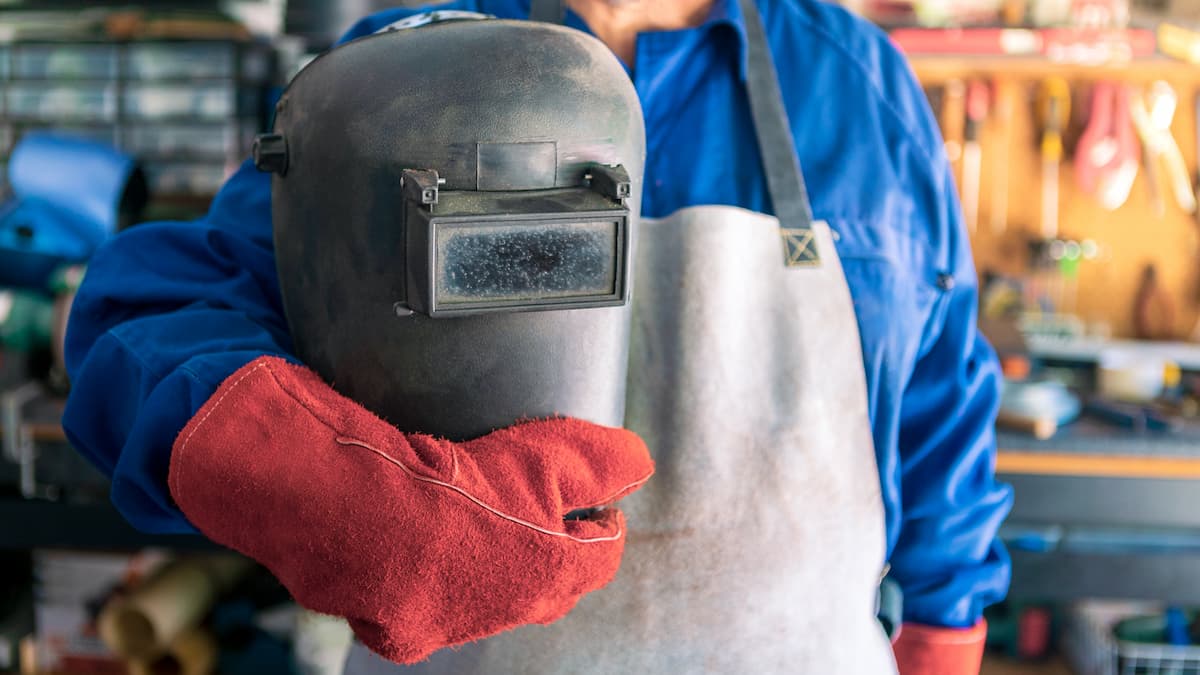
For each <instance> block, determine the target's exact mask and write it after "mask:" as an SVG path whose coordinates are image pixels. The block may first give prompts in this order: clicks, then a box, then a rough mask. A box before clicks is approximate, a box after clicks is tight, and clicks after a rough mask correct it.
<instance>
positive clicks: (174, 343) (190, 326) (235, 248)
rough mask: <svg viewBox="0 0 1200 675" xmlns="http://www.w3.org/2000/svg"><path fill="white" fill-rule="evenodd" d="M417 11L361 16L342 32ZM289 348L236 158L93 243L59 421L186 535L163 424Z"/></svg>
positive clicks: (139, 513)
mask: <svg viewBox="0 0 1200 675" xmlns="http://www.w3.org/2000/svg"><path fill="white" fill-rule="evenodd" d="M461 4H463V3H455V5H454V6H458V5H461ZM417 11H419V10H415V9H396V10H389V11H386V12H381V13H379V14H377V15H373V16H370V17H367V18H366V19H363V20H362V21H360V22H359V23H358V24H356V25H355V26H354V27H353V28H352V29H351V30H350V32H349V33H347V34H346V36H345V37H343V38H342V39H343V41H345V40H350V39H353V38H356V37H361V36H363V35H367V34H370V33H372V32H374V31H375V30H377V29H379V28H382V27H383V26H386V25H387V24H389V23H391V22H393V21H397V20H399V19H401V18H404V17H405V16H408V15H411V14H413V13H415V12H417ZM290 350H291V340H290V338H289V336H288V332H287V322H286V321H285V319H284V316H283V309H282V302H281V298H280V295H279V282H278V279H277V277H276V271H275V252H274V246H273V242H272V229H271V182H270V176H269V175H267V174H262V173H259V172H258V171H256V170H255V168H254V167H253V165H252V164H251V163H250V162H247V163H245V164H244V165H243V166H242V167H241V168H240V170H239V171H238V172H237V173H236V174H235V175H234V176H233V177H231V178H230V179H229V181H228V182H227V183H226V184H225V186H224V187H223V188H222V189H221V192H220V193H219V194H218V195H217V197H216V199H215V200H214V201H213V205H212V208H211V210H210V211H209V213H208V215H207V216H206V217H205V218H204V219H202V220H199V221H197V222H191V223H149V224H143V225H138V226H136V227H133V228H131V229H129V230H127V231H125V232H123V233H121V234H120V235H118V236H117V237H115V238H113V239H112V240H111V241H109V242H108V243H107V244H105V245H104V246H102V247H101V248H100V250H99V251H97V253H96V255H95V256H94V257H93V259H92V260H91V262H90V264H89V266H88V271H87V275H86V277H85V279H84V282H83V285H82V286H81V288H80V289H79V293H78V295H77V296H76V298H75V303H74V305H73V307H72V310H71V318H70V323H69V326H68V330H67V340H66V360H67V371H68V374H69V375H70V378H71V385H72V389H71V395H70V397H69V398H68V400H67V408H66V411H65V412H64V414H63V428H64V429H65V430H66V433H67V437H68V438H69V439H70V441H71V443H72V444H73V445H74V446H75V447H76V448H77V449H78V450H79V451H80V452H81V453H82V454H84V455H85V456H86V457H88V459H90V460H91V461H92V463H93V464H95V465H96V466H97V467H99V468H100V469H101V470H102V471H104V472H105V473H106V474H107V475H109V476H110V477H111V478H112V501H113V503H114V504H115V505H116V507H117V509H118V510H119V511H120V512H121V513H122V514H123V515H124V516H125V518H126V519H127V520H128V521H129V522H130V523H132V524H133V525H134V526H135V527H137V528H139V529H142V530H145V531H148V532H161V533H174V532H192V531H193V529H192V527H191V525H189V524H188V522H187V520H186V519H185V518H184V516H183V514H182V513H180V511H179V510H178V508H177V507H176V506H175V505H174V503H173V502H172V501H171V498H170V495H169V493H168V491H167V482H166V479H167V469H168V466H169V463H170V455H171V446H172V445H173V443H174V441H175V437H176V435H177V434H178V433H179V431H180V430H181V429H182V428H183V427H184V426H185V425H186V424H187V422H188V420H189V419H191V417H192V415H194V414H195V412H196V411H197V410H198V409H199V408H200V407H201V406H202V405H203V404H204V402H205V401H207V400H208V398H209V396H211V395H212V393H213V392H214V391H215V390H216V388H217V387H218V386H220V384H221V382H222V381H224V379H225V378H226V377H228V376H229V375H231V374H232V373H233V372H234V371H236V370H237V369H238V368H240V367H242V366H243V365H245V364H247V363H249V362H250V361H253V360H254V359H255V358H258V357H259V356H263V355H275V356H281V357H284V358H289V359H292V360H294V358H293V357H291V356H290V355H289V352H290Z"/></svg>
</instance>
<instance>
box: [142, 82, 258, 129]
mask: <svg viewBox="0 0 1200 675" xmlns="http://www.w3.org/2000/svg"><path fill="white" fill-rule="evenodd" d="M258 100H259V94H258V92H257V91H255V90H252V89H249V90H248V89H240V88H239V87H238V86H237V84H236V83H234V82H232V81H226V82H209V83H170V84H167V83H155V84H145V83H128V84H126V85H125V91H124V94H123V98H122V102H123V104H124V111H123V112H124V114H125V116H126V118H128V119H142V120H172V119H176V120H177V119H196V120H214V121H220V120H225V119H229V118H231V117H240V116H244V115H253V114H255V113H256V112H257V110H256V108H257V107H258V106H257V101H258Z"/></svg>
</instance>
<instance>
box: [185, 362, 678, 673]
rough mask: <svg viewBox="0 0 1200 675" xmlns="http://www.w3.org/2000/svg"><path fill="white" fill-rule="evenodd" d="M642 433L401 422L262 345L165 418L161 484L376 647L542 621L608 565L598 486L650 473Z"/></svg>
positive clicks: (602, 490) (590, 585)
mask: <svg viewBox="0 0 1200 675" xmlns="http://www.w3.org/2000/svg"><path fill="white" fill-rule="evenodd" d="M653 470H654V468H653V463H652V461H651V459H650V456H649V453H648V452H647V450H646V447H645V445H644V444H643V443H642V441H641V440H640V439H639V438H638V437H637V436H636V435H634V434H633V433H631V432H629V431H625V430H623V429H611V428H606V427H600V426H597V425H594V424H590V423H587V422H583V421H580V420H574V419H562V418H559V419H549V420H538V421H531V422H525V423H521V424H518V425H516V426H513V427H510V428H508V429H503V430H500V431H496V432H493V433H491V434H488V435H486V436H483V437H481V438H478V439H475V440H472V441H469V442H465V443H451V442H449V441H445V440H439V439H436V438H433V437H430V436H425V435H420V434H404V433H401V432H400V431H397V430H396V428H395V427H393V426H391V425H390V424H388V423H386V422H384V421H382V420H381V419H379V418H378V417H376V416H375V415H373V414H372V413H370V412H369V411H367V410H366V409H365V408H363V407H361V406H359V405H358V404H356V403H354V402H352V401H350V400H349V399H347V398H345V397H343V396H341V395H340V394H338V393H337V392H335V391H334V390H333V389H332V388H330V387H329V386H328V385H326V384H325V383H324V381H322V380H321V378H320V377H318V376H317V375H316V374H315V373H313V372H312V371H310V370H308V369H306V368H302V367H299V366H295V365H292V364H289V363H287V362H286V361H283V360H281V359H277V358H273V357H262V358H259V359H257V360H256V361H254V362H252V363H250V364H248V365H246V366H245V367H243V368H242V369H241V370H239V371H238V372H236V373H234V374H233V375H232V376H230V377H229V378H228V379H227V380H226V381H225V382H224V383H223V384H222V385H221V387H220V388H219V389H218V390H217V391H216V393H215V394H213V396H212V397H211V398H210V399H209V401H208V402H207V403H205V405H204V406H203V407H202V408H201V409H200V411H199V412H198V413H197V414H196V416H195V417H194V418H193V419H192V420H191V421H190V422H189V423H188V425H187V426H186V427H185V428H184V429H183V431H182V432H180V434H179V437H178V438H177V439H176V441H175V445H174V448H173V450H172V455H171V464H170V475H169V485H170V490H171V495H172V496H173V497H174V499H175V501H176V503H177V504H178V505H179V508H180V509H181V510H182V511H183V513H184V514H185V515H186V516H187V517H188V519H189V520H190V521H191V522H192V523H193V524H194V525H195V526H196V527H197V528H198V529H199V530H200V531H201V532H203V533H204V534H205V535H207V536H208V537H209V538H210V539H212V540H213V541H215V542H217V543H220V544H223V545H225V546H228V547H230V548H232V549H234V550H236V551H239V552H241V553H243V554H245V555H247V556H250V557H251V558H254V559H255V560H257V561H259V562H260V563H262V564H263V565H265V566H266V567H267V568H268V569H270V570H271V572H273V573H274V574H275V576H276V577H278V578H279V580H280V581H281V582H282V583H283V584H284V586H286V587H287V588H288V590H289V591H290V592H291V593H292V595H293V596H294V597H295V599H296V600H297V601H298V602H299V603H300V604H301V605H304V606H305V607H308V608H310V609H312V610H315V611H318V612H324V613H327V614H333V615H337V616H343V617H346V618H347V619H349V622H350V625H351V627H352V628H353V629H354V632H355V633H356V634H357V636H358V637H359V639H361V640H362V641H363V643H365V644H366V645H367V646H368V647H369V648H371V649H372V650H374V651H375V652H377V653H379V654H380V655H382V656H383V657H385V658H388V659H390V660H393V661H396V662H400V663H414V662H416V661H420V660H422V659H424V658H426V657H427V656H428V655H429V654H431V653H432V652H434V651H435V650H437V649H440V648H442V647H446V646H450V645H456V644H460V643H464V642H468V641H471V640H477V639H479V638H482V637H486V636H489V635H493V634H495V633H498V632H501V631H503V630H506V629H509V628H513V627H515V626H519V625H522V624H528V623H550V622H553V621H555V620H557V619H559V618H561V617H562V616H564V615H565V614H566V613H567V612H568V611H570V609H571V608H572V607H574V606H575V603H576V602H577V601H578V600H579V598H580V597H581V596H582V595H583V594H585V593H588V592H590V591H594V590H596V589H598V588H600V587H602V586H604V585H605V584H607V583H608V582H609V581H610V580H612V578H613V576H614V575H615V574H616V571H617V566H618V564H619V563H620V559H621V553H622V550H623V548H624V541H625V521H624V517H623V516H622V514H621V512H620V511H618V510H616V509H613V508H608V509H603V510H600V511H598V512H596V513H595V514H594V515H592V516H590V517H587V518H584V519H578V520H577V519H570V520H566V519H564V515H565V514H567V513H569V512H571V511H574V510H576V509H587V508H591V507H597V506H603V505H607V504H610V503H612V502H614V501H616V500H618V499H620V498H621V497H623V496H625V495H627V494H629V493H630V492H632V491H634V490H636V489H637V488H638V487H640V486H641V485H642V484H643V483H645V482H646V480H647V479H649V478H650V475H651V473H653Z"/></svg>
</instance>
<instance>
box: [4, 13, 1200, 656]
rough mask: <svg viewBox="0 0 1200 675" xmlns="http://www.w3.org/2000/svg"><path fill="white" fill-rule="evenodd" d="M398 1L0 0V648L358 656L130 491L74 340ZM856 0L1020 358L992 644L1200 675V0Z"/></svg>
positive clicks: (266, 583)
mask: <svg viewBox="0 0 1200 675" xmlns="http://www.w3.org/2000/svg"><path fill="white" fill-rule="evenodd" d="M396 4H402V3H395V2H383V1H381V0H343V1H341V2H335V1H321V0H228V1H216V0H208V1H204V0H193V1H181V0H174V1H167V0H163V1H161V2H140V3H128V2H127V3H114V4H111V5H110V4H109V3H104V2H67V1H54V0H41V1H31V2H14V1H13V0H0V441H2V444H0V672H25V673H34V672H37V673H43V672H45V673H49V672H60V673H186V674H188V675H191V674H196V675H200V674H205V673H216V672H219V673H227V674H235V673H263V672H271V673H288V672H296V673H337V672H340V661H341V658H342V655H343V654H344V650H345V648H346V645H347V644H348V640H349V635H348V632H347V631H346V630H345V628H344V627H343V626H342V625H341V624H339V623H338V622H336V621H332V620H328V619H325V618H323V617H319V616H316V615H312V614H308V613H305V612H301V611H299V610H298V609H297V608H296V607H295V606H294V605H292V604H290V603H289V602H288V599H287V595H286V593H285V592H284V591H283V590H282V589H281V588H279V587H278V586H277V585H276V583H275V582H274V580H273V579H272V578H271V576H270V575H269V574H267V573H265V572H264V571H262V570H260V569H257V568H255V567H253V566H252V565H249V564H247V563H246V562H245V561H243V560H240V559H238V558H236V557H228V556H225V555H223V554H222V553H221V552H220V551H218V550H217V549H216V548H215V547H214V546H213V545H211V544H209V543H208V542H206V541H204V540H203V539H200V538H191V537H150V536H146V535H143V534H140V533H138V532H136V531H134V530H132V529H131V528H130V527H129V526H128V525H126V524H125V523H124V521H123V520H122V519H121V518H120V517H119V516H118V515H117V514H116V512H115V511H114V510H113V509H112V507H111V506H110V505H109V502H108V498H107V493H108V484H107V483H106V481H105V479H104V478H103V477H102V476H101V475H100V474H99V473H98V472H97V471H96V470H95V469H93V468H92V467H91V466H90V465H88V464H87V463H86V462H85V461H84V460H83V459H81V458H80V457H79V456H78V455H77V454H76V453H75V452H74V451H73V450H72V449H71V448H70V446H69V444H68V442H67V441H66V439H65V437H64V435H63V432H62V429H61V427H60V426H59V423H58V420H59V417H60V415H61V411H62V406H63V397H64V396H65V394H66V392H67V391H68V390H69V386H70V383H69V382H68V381H67V378H66V376H65V374H64V372H63V367H62V349H61V344H62V336H63V332H64V327H65V323H66V314H67V311H68V309H69V307H70V301H71V297H72V294H73V292H74V289H75V288H76V287H77V286H78V284H79V281H80V279H81V278H82V276H83V274H84V272H85V270H86V264H87V260H88V257H89V256H90V255H91V253H92V252H93V251H94V250H95V248H96V246H98V245H99V244H100V243H101V242H103V241H104V240H105V239H106V238H108V237H110V236H112V235H113V234H115V233H116V232H117V231H119V230H121V229H123V228H126V227H136V226H137V223H139V222H144V221H146V220H156V219H179V220H187V219H191V218H194V217H196V216H198V215H200V214H203V213H204V211H205V210H206V208H207V205H208V203H209V201H210V200H211V199H212V197H213V195H214V194H215V193H216V191H217V190H218V188H219V187H220V185H221V184H222V182H223V181H224V179H225V178H226V177H227V176H228V175H229V173H230V172H231V171H233V170H235V169H236V168H237V167H238V166H239V165H240V163H241V162H242V161H243V160H244V158H245V157H246V156H247V154H248V151H249V147H250V143H251V142H252V140H253V137H254V135H255V134H256V133H258V132H259V131H262V130H265V129H266V128H268V126H269V122H270V118H269V116H270V111H271V110H272V107H273V104H274V101H275V100H276V99H277V97H278V96H279V94H280V92H281V91H282V88H283V86H284V85H285V84H286V83H287V82H288V80H289V79H290V78H291V77H292V75H294V74H295V73H296V72H298V71H299V69H300V68H302V67H303V66H304V64H305V63H307V62H308V60H310V59H312V58H313V57H314V56H315V55H316V54H319V53H320V52H321V51H322V50H324V49H326V48H328V46H329V45H330V44H331V43H332V42H333V41H335V40H336V39H337V36H338V35H339V34H341V33H342V31H344V30H345V29H346V28H348V27H349V26H350V25H351V24H352V23H353V22H354V21H355V20H356V19H358V18H359V17H361V16H364V15H366V14H368V13H370V12H372V11H375V10H378V9H381V8H383V7H386V6H389V5H396ZM410 4H411V3H410ZM847 4H849V5H850V8H851V9H852V10H854V11H856V12H859V13H861V14H863V15H864V16H866V17H867V18H869V19H870V20H872V21H874V22H876V23H877V24H879V25H880V26H881V27H882V28H883V29H885V30H887V31H888V32H889V33H890V34H891V37H892V40H893V41H894V42H895V43H896V44H897V46H898V47H899V48H900V49H901V50H903V51H904V52H905V53H906V54H907V56H908V58H909V59H910V62H911V65H912V68H913V71H914V73H915V75H916V77H917V78H919V80H920V81H921V83H922V84H923V85H924V87H925V89H926V92H927V94H928V97H929V100H930V105H931V107H932V110H933V113H934V114H935V115H936V117H937V119H938V121H939V124H940V125H941V128H942V131H943V135H944V136H945V151H946V154H947V157H948V158H949V160H950V161H951V163H952V166H953V167H954V171H955V177H956V180H957V185H958V189H959V193H960V197H961V201H962V205H963V218H964V222H965V225H966V227H967V228H968V230H969V232H970V235H971V239H972V244H973V248H974V253H975V257H976V264H977V268H978V271H979V274H980V280H981V288H982V293H981V319H980V323H981V328H982V330H983V331H984V332H985V333H986V334H987V335H988V336H989V338H991V340H992V342H993V344H994V345H995V346H996V348H997V351H998V352H999V353H1000V355H1001V358H1002V362H1003V366H1004V373H1005V394H1004V401H1003V406H1002V411H1001V414H1000V418H999V422H998V429H997V438H998V445H999V450H1000V451H999V457H998V466H997V469H998V472H999V473H1000V474H1001V478H1002V480H1004V481H1006V482H1008V483H1010V484H1012V485H1013V486H1014V489H1015V495H1016V496H1015V505H1014V509H1013V513H1012V515H1011V517H1010V519H1009V521H1008V523H1007V524H1006V525H1005V527H1004V531H1003V536H1004V538H1005V540H1006V541H1007V542H1008V544H1009V547H1010V550H1011V551H1012V554H1013V558H1014V578H1013V585H1012V592H1011V594H1010V598H1009V600H1008V601H1007V602H1005V603H1004V604H1002V605H1000V606H997V607H995V608H992V610H990V611H989V615H988V618H989V623H990V634H989V644H990V646H991V656H990V657H989V662H988V664H987V665H986V666H985V671H984V672H985V673H988V674H991V675H999V674H1000V673H1006V672H1013V673H1034V672H1047V673H1068V672H1075V673H1080V674H1085V675H1093V674H1094V675H1109V674H1113V675H1116V674H1117V673H1138V674H1147V675H1156V674H1162V673H1171V674H1172V675H1184V674H1187V673H1192V674H1197V675H1200V613H1198V612H1197V607H1200V419H1198V415H1200V264H1198V262H1200V213H1198V210H1197V205H1196V195H1197V187H1198V186H1200V171H1198V165H1197V156H1198V154H1200V136H1198V134H1197V120H1198V118H1200V65H1198V64H1200V0H1148V1H1147V2H1144V3H1137V2H1134V3H1132V4H1131V3H1130V2H1129V1H1128V0H1125V1H1109V0H931V1H922V2H905V1H903V0H896V1H894V2H892V1H872V0H862V1H861V2H854V3H847Z"/></svg>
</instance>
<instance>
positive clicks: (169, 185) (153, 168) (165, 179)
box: [142, 162, 228, 195]
mask: <svg viewBox="0 0 1200 675" xmlns="http://www.w3.org/2000/svg"><path fill="white" fill-rule="evenodd" d="M142 169H143V171H145V173H146V184H147V186H148V187H149V188H150V193H151V194H154V195H180V194H184V195H215V194H216V193H217V191H218V190H220V189H221V184H222V183H224V182H225V176H226V175H227V174H228V171H227V170H226V168H225V166H224V165H223V164H212V163H207V164H206V163H184V164H175V163H167V162H147V163H145V164H143V166H142Z"/></svg>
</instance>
